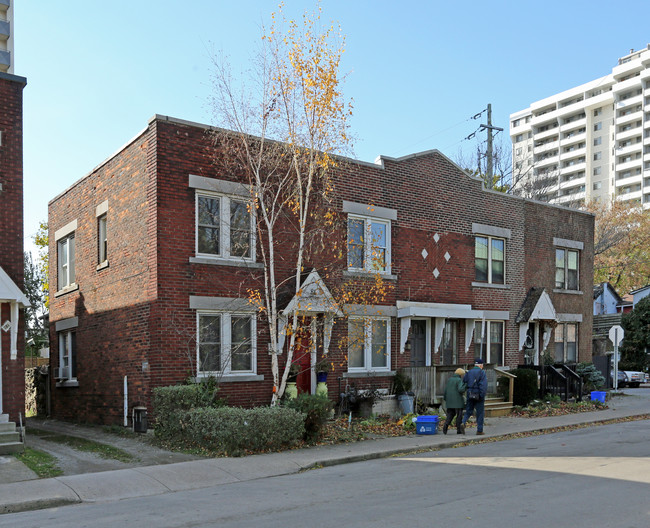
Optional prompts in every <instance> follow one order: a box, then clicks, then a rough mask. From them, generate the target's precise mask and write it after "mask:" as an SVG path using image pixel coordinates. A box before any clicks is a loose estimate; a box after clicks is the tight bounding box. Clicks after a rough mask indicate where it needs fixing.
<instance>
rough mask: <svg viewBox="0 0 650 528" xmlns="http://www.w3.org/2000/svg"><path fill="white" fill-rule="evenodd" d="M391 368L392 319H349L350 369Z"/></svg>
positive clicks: (382, 369) (379, 369)
mask: <svg viewBox="0 0 650 528" xmlns="http://www.w3.org/2000/svg"><path fill="white" fill-rule="evenodd" d="M369 370H373V371H375V370H378V371H387V370H390V319H389V318H385V317H350V318H349V319H348V371H350V372H355V371H357V372H358V371H369Z"/></svg>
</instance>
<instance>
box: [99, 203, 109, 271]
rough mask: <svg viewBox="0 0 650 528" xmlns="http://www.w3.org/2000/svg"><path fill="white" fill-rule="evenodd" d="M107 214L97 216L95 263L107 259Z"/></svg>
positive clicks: (100, 262)
mask: <svg viewBox="0 0 650 528" xmlns="http://www.w3.org/2000/svg"><path fill="white" fill-rule="evenodd" d="M106 228H107V215H106V213H104V214H103V215H101V216H99V217H97V263H98V264H103V263H104V262H106V261H107V260H108V236H107V234H106V233H107V229H106Z"/></svg>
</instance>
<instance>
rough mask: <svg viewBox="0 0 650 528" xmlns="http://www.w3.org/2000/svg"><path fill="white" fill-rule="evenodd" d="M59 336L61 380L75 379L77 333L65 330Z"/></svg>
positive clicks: (59, 375)
mask: <svg viewBox="0 0 650 528" xmlns="http://www.w3.org/2000/svg"><path fill="white" fill-rule="evenodd" d="M58 335H59V373H58V376H57V377H58V378H59V379H63V380H75V379H77V332H76V331H75V330H66V331H64V332H58Z"/></svg>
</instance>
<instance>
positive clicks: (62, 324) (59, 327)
mask: <svg viewBox="0 0 650 528" xmlns="http://www.w3.org/2000/svg"><path fill="white" fill-rule="evenodd" d="M78 326H79V318H78V317H68V318H67V319H61V320H60V321H57V322H56V323H54V329H55V331H56V332H63V331H65V330H70V329H71V328H77V327H78Z"/></svg>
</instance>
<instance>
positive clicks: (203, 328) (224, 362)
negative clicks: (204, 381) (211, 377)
mask: <svg viewBox="0 0 650 528" xmlns="http://www.w3.org/2000/svg"><path fill="white" fill-rule="evenodd" d="M196 317H197V340H196V341H197V347H196V360H197V365H198V369H197V371H198V373H199V375H201V374H203V375H206V374H217V373H219V374H229V375H236V374H255V371H256V365H257V339H256V336H257V321H256V318H255V315H254V314H251V313H230V312H197V316H196Z"/></svg>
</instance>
